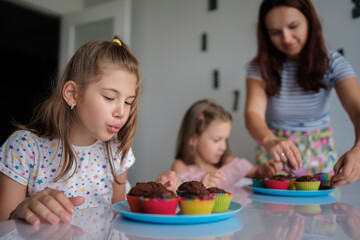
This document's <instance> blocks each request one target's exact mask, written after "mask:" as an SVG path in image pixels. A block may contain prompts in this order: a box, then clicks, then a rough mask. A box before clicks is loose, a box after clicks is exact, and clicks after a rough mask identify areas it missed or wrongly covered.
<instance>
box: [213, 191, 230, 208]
mask: <svg viewBox="0 0 360 240" xmlns="http://www.w3.org/2000/svg"><path fill="white" fill-rule="evenodd" d="M214 196H215V204H214V208H213V210H212V212H213V213H220V212H226V211H227V210H228V209H229V206H230V203H231V199H232V197H233V194H232V193H215V194H214Z"/></svg>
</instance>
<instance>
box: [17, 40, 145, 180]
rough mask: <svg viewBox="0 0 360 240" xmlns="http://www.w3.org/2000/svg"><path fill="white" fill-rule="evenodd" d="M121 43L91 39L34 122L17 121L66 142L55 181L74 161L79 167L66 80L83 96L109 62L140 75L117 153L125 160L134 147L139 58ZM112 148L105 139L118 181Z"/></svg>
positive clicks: (42, 106) (113, 173)
mask: <svg viewBox="0 0 360 240" xmlns="http://www.w3.org/2000/svg"><path fill="white" fill-rule="evenodd" d="M114 39H118V40H120V38H119V37H118V36H115V37H114ZM120 41H121V40H120ZM121 43H122V44H121V46H120V45H119V44H118V43H116V42H112V41H91V42H88V43H86V44H84V45H83V46H82V47H80V48H79V49H78V50H77V51H76V52H75V54H74V55H73V57H72V58H71V59H70V61H69V63H68V64H67V66H66V68H65V70H64V73H63V75H62V76H61V78H60V81H59V82H58V83H57V84H56V86H55V88H54V90H53V92H52V94H51V96H50V97H49V98H48V99H46V100H45V101H44V102H43V103H42V104H40V105H39V106H38V107H37V108H36V110H35V113H34V116H33V118H32V120H31V121H30V123H29V124H27V125H21V124H16V126H17V127H18V128H19V129H22V130H28V131H31V132H33V133H34V134H36V135H38V136H39V137H43V138H53V139H59V140H60V142H61V144H62V150H61V151H62V161H63V162H62V168H61V170H60V172H59V174H58V175H57V176H56V178H55V179H54V181H58V180H59V179H61V178H62V177H64V176H65V175H66V174H67V173H68V172H69V171H70V170H71V168H72V166H73V165H74V164H75V167H76V165H77V160H76V157H75V153H74V150H73V148H72V145H71V143H70V141H69V135H70V130H71V126H72V123H73V121H77V119H76V113H75V111H73V110H71V109H70V107H69V106H68V105H67V103H66V102H65V100H64V98H63V93H62V92H63V87H64V85H65V83H66V82H67V81H69V80H72V81H74V82H75V83H76V85H77V87H78V90H79V96H81V95H82V94H84V92H85V90H86V88H87V87H88V86H89V84H90V83H92V82H94V81H99V80H100V79H101V77H102V75H103V74H104V71H106V69H107V66H109V65H110V66H114V67H116V68H119V69H121V70H124V71H127V72H129V73H132V74H134V75H135V76H136V78H137V86H136V90H135V95H136V97H135V99H134V102H133V104H132V106H131V110H130V115H129V118H128V120H127V122H126V123H125V125H124V126H123V127H122V128H121V129H120V131H119V132H118V134H117V139H118V140H119V143H120V146H119V148H118V149H117V154H121V161H122V160H123V159H124V158H125V156H126V154H127V153H128V152H129V150H130V147H131V145H132V142H133V139H134V136H135V130H136V123H137V112H138V111H137V110H138V103H139V92H140V90H139V89H140V76H139V63H138V60H137V59H136V57H135V56H134V55H133V54H132V53H131V52H130V50H129V48H128V46H127V45H126V44H125V43H124V42H122V41H121ZM109 148H110V147H109V141H107V142H105V149H106V154H107V156H108V159H109V162H110V167H111V172H112V175H113V177H114V180H115V181H116V182H117V183H119V182H118V181H117V180H116V176H115V170H114V165H113V162H112V159H113V158H112V155H111V154H110V152H111V151H110V149H109ZM75 169H76V168H75ZM73 174H74V173H72V174H71V176H72V175H73ZM71 176H70V177H71Z"/></svg>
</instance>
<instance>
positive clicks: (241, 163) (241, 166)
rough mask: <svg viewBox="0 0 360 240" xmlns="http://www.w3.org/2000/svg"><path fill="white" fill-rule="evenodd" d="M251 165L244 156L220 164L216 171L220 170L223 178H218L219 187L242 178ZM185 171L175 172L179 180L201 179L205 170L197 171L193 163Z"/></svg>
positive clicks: (229, 184) (227, 185) (226, 186)
mask: <svg viewBox="0 0 360 240" xmlns="http://www.w3.org/2000/svg"><path fill="white" fill-rule="evenodd" d="M252 167H253V165H252V164H251V163H250V162H249V161H248V160H247V159H245V158H234V159H233V160H232V161H231V162H230V163H228V164H226V165H224V166H222V167H221V168H219V169H218V170H217V171H216V172H222V173H223V176H224V180H220V184H219V187H220V188H225V189H226V188H229V187H231V186H232V185H234V184H235V183H237V182H238V181H239V180H240V179H242V178H244V177H245V176H246V175H247V174H248V172H249V171H250V170H251V168H252ZM188 169H189V170H188V171H187V172H182V173H179V174H177V177H178V178H179V180H180V181H181V182H187V181H201V178H202V177H203V176H204V174H205V172H202V171H197V170H196V169H195V166H194V165H189V166H188Z"/></svg>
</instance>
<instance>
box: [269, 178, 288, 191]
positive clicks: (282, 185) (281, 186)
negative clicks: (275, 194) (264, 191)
mask: <svg viewBox="0 0 360 240" xmlns="http://www.w3.org/2000/svg"><path fill="white" fill-rule="evenodd" d="M264 182H265V186H266V188H270V189H278V190H287V189H288V188H289V185H290V181H289V180H288V181H276V180H269V179H268V178H265V179H264Z"/></svg>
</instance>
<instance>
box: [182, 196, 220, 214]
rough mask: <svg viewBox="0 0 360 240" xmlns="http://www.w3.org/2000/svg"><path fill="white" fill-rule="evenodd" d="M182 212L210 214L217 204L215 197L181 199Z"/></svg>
mask: <svg viewBox="0 0 360 240" xmlns="http://www.w3.org/2000/svg"><path fill="white" fill-rule="evenodd" d="M179 205H180V211H181V214H185V215H187V214H210V213H211V212H212V210H213V208H214V205H215V198H211V199H180V201H179Z"/></svg>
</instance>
